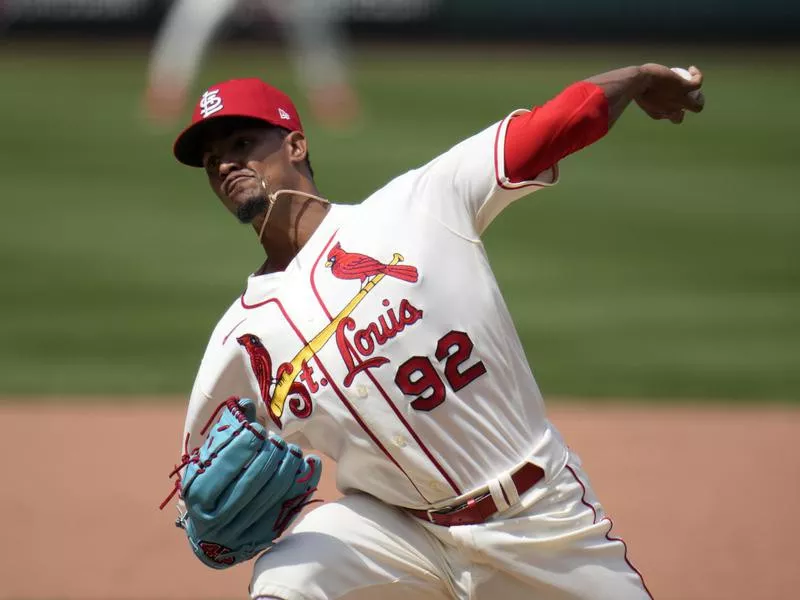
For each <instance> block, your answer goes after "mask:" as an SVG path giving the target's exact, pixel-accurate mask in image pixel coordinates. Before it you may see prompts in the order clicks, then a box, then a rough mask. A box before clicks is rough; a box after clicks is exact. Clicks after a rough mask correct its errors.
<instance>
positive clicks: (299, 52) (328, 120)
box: [269, 0, 360, 129]
mask: <svg viewBox="0 0 800 600" xmlns="http://www.w3.org/2000/svg"><path fill="white" fill-rule="evenodd" d="M269 6H270V8H271V9H272V10H273V13H274V14H275V16H276V18H277V19H278V21H279V22H280V23H281V25H282V26H283V30H284V33H285V36H286V42H287V45H288V48H289V51H290V54H291V60H292V63H293V66H294V69H295V73H296V77H297V79H298V82H299V83H300V85H302V87H303V89H304V91H305V94H306V97H307V100H308V104H309V106H310V108H311V112H312V114H313V115H314V117H315V118H316V119H317V120H318V121H319V122H320V123H322V124H323V125H325V126H327V127H330V128H334V129H338V128H345V127H348V126H349V125H351V124H352V123H353V121H354V120H355V119H356V118H357V117H358V115H359V110H360V109H359V100H358V96H357V94H356V92H355V90H354V89H353V88H352V86H351V85H350V82H349V79H348V68H347V48H346V40H345V36H344V32H343V30H342V26H341V23H342V19H343V16H344V14H343V10H342V5H341V2H339V1H337V0H292V1H291V2H286V1H285V0H270V1H269Z"/></svg>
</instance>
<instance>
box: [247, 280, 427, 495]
mask: <svg viewBox="0 0 800 600" xmlns="http://www.w3.org/2000/svg"><path fill="white" fill-rule="evenodd" d="M239 301H240V302H241V304H242V308H245V309H247V310H252V309H254V308H258V307H260V306H264V305H265V304H269V303H270V302H272V303H275V304H276V305H277V306H278V308H279V309H280V311H281V312H282V313H283V318H284V319H286V322H287V323H289V325H290V326H291V328H292V329H293V330H294V332H295V334H296V335H297V337H298V338H300V341H301V342H303V345H304V346H308V341H307V340H306V338H305V337H304V336H303V333H302V332H301V331H300V330H299V329H298V328H297V326H296V325H295V324H294V321H292V319H291V317H289V314H288V313H287V312H286V309H285V308H284V307H283V304H281V301H280V300H278V299H277V298H267V299H266V300H264V301H262V302H256V303H255V304H248V303H247V302H245V299H244V294H242V295H241V297H240V298H239ZM314 361H315V362H316V363H317V366H318V367H319V368H320V370H321V371H322V374H323V375H324V376H325V378H326V379H327V380H328V384H329V385H330V386H331V387H332V388H333V391H334V392H335V393H336V395H337V396H339V400H341V401H342V404H344V405H345V407H346V408H347V410H349V411H350V414H351V415H353V418H354V419H355V420H356V422H357V423H358V424H359V426H360V427H361V428H362V429H363V430H364V431H366V432H367V435H368V436H369V437H370V438H371V439H372V441H373V442H374V443H375V445H376V446H377V447H378V448H379V449H380V451H381V452H383V453H384V454H385V455H386V457H387V458H388V459H389V460H390V461H392V463H394V465H395V466H396V467H397V468H398V469H400V472H401V473H402V474H403V475H405V477H406V479H408V481H409V483H411V485H412V486H414V489H415V490H417V493H418V494H419V495H420V496H421V497H422V498H424V499H425V501H426V502H427V501H428V499H427V498H425V496H424V495H423V494H422V492H421V491H420V490H419V488H417V486H416V484H415V483H414V481H413V480H412V479H411V476H410V475H409V474H408V473H406V472H405V471H404V470H403V467H401V466H400V464H399V463H398V462H397V460H395V458H394V456H392V455H391V454H390V453H389V451H388V450H387V449H386V447H385V446H384V445H383V444H381V441H380V440H379V439H378V438H377V437H376V436H375V434H374V433H372V431H371V430H370V428H369V427H367V424H366V423H364V421H362V420H361V417H360V416H359V415H358V413H357V412H356V411H355V409H353V406H352V405H351V404H350V403H349V402H348V401H347V398H346V397H345V395H344V394H342V392H341V390H340V389H339V388H338V387H336V384H335V383H334V382H333V378H332V377H331V376H330V374H329V373H328V370H327V369H326V368H325V365H323V364H322V361H321V360H320V359H319V357H318V356H317V355H316V354H314ZM265 401H266V400H265Z"/></svg>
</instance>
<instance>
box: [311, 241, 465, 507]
mask: <svg viewBox="0 0 800 600" xmlns="http://www.w3.org/2000/svg"><path fill="white" fill-rule="evenodd" d="M337 233H338V229H337V230H336V231H334V232H333V235H332V236H331V239H330V240H328V243H327V244H325V246H324V247H323V248H322V252H321V253H320V255H319V257H317V261H316V262H315V263H314V268H313V269H311V275H310V280H311V287H312V288H313V289H314V293H315V295H316V296H317V301H318V302H319V304H320V307H321V308H322V310H324V311H325V314H326V315H330V313H329V312H328V307H327V306H326V305H325V303H324V302H323V300H322V298H321V297H320V295H319V294H317V293H316V285H315V283H314V273H315V272H316V266H317V264H318V263H319V260H320V258H321V257H322V255H323V254H325V252H326V251H327V249H328V246H330V244H331V242H332V241H333V238H334V236H335V235H336V234H337ZM329 318H330V317H329ZM357 358H358V357H357ZM358 360H359V362H360V360H361V359H360V358H359V359H358ZM364 373H365V374H366V376H367V377H369V379H370V381H372V384H373V385H374V386H375V387H376V388H377V390H378V392H380V394H381V396H383V399H384V400H385V401H386V404H388V405H389V407H390V408H391V409H392V412H394V414H395V416H396V417H397V418H398V420H399V421H400V422H401V423H402V424H403V426H404V427H405V428H406V430H407V431H408V432H409V433H410V434H411V437H413V438H414V441H415V442H416V443H417V445H418V446H419V447H420V449H421V450H422V452H424V453H425V456H427V457H428V460H430V461H431V463H433V466H434V467H436V470H437V471H439V473H440V474H441V476H442V477H443V478H444V479H445V481H447V483H448V485H449V486H450V487H451V488H452V489H453V491H454V492H455V493H456V495H457V496H460V495H461V490H460V489H459V487H458V485H456V482H455V481H454V480H453V478H452V477H451V476H450V474H448V473H447V471H445V470H444V467H442V465H440V464H439V461H437V460H436V458H435V457H434V456H433V454H431V451H430V450H428V447H427V446H426V445H425V444H423V443H422V440H421V439H420V438H419V436H418V435H417V432H416V431H414V428H413V427H411V425H410V424H409V423H408V421H406V420H405V418H404V417H403V414H402V413H401V412H400V411H399V410H398V408H397V406H395V404H394V402H392V400H391V398H389V394H387V393H386V390H384V389H383V387H382V386H381V385H380V384H379V383H378V381H377V379H375V376H374V375H373V374H372V373H371V372H370V371H365V372H364ZM415 487H416V486H415ZM417 491H419V490H417ZM420 495H422V494H420ZM422 497H423V498H424V499H425V501H426V502H427V501H428V499H427V498H425V496H422Z"/></svg>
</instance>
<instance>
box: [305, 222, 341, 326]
mask: <svg viewBox="0 0 800 600" xmlns="http://www.w3.org/2000/svg"><path fill="white" fill-rule="evenodd" d="M337 233H339V230H338V229H337V230H336V231H334V232H333V234H331V238H330V239H329V240H328V241H327V242H326V243H325V245H324V246H323V247H322V252H320V254H319V256H318V257H317V260H315V261H314V266H313V267H311V289H312V290H313V291H314V295H315V296H316V297H317V302H319V305H320V306H321V307H322V310H323V311H324V312H325V316H326V317H328V320H329V321H333V316H331V313H329V312H328V308H327V307H326V306H325V304H324V303H323V302H322V298H321V297H320V295H319V291H318V290H317V284H316V282H315V281H314V272H315V271H316V270H317V265H318V264H319V261H320V259H321V258H322V255H323V254H325V250H327V248H328V246H330V245H331V242H332V241H333V238H334V237H335V236H336V234H337Z"/></svg>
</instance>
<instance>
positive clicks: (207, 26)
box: [145, 0, 238, 124]
mask: <svg viewBox="0 0 800 600" xmlns="http://www.w3.org/2000/svg"><path fill="white" fill-rule="evenodd" d="M237 3H238V0H176V1H175V2H174V3H173V4H172V7H171V8H170V11H169V13H168V14H167V16H166V18H165V19H164V23H163V24H162V26H161V29H160V30H159V32H158V35H157V37H156V41H155V44H154V45H153V50H152V53H151V56H150V65H149V67H148V75H147V91H146V97H145V101H146V110H147V114H148V116H149V117H150V118H151V119H152V120H154V121H156V122H160V123H165V124H166V123H171V122H173V121H175V120H177V119H178V118H179V117H180V116H181V114H182V112H183V110H184V108H185V106H186V97H187V94H188V92H189V88H190V87H191V85H192V84H193V83H194V81H195V79H196V77H197V73H198V71H199V70H200V64H201V62H202V60H203V57H204V56H205V53H206V50H207V49H208V47H209V45H210V44H211V42H212V41H213V38H214V34H215V33H216V32H217V30H218V29H219V28H220V26H221V25H222V24H223V23H224V22H225V20H226V19H227V18H228V17H229V16H230V14H231V13H232V12H233V10H234V9H235V8H236V4H237Z"/></svg>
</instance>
